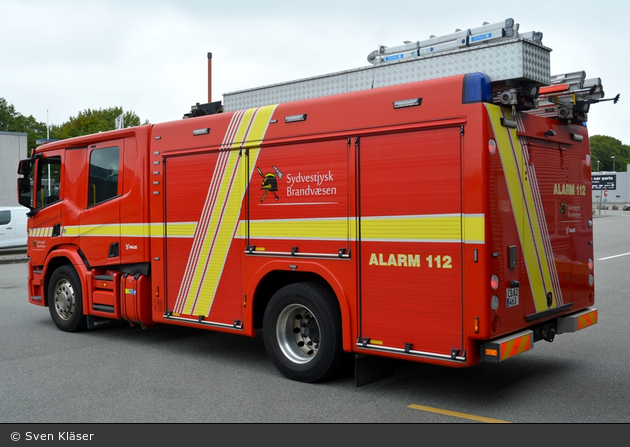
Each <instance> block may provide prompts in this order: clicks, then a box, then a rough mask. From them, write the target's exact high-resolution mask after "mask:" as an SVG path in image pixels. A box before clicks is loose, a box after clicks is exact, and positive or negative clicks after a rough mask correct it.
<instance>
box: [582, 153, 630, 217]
mask: <svg viewBox="0 0 630 447" xmlns="http://www.w3.org/2000/svg"><path fill="white" fill-rule="evenodd" d="M628 170H630V164H628V165H627V169H626V172H613V171H605V172H593V173H591V179H592V180H593V207H595V208H596V207H599V205H600V203H601V205H604V204H606V205H607V206H612V205H617V206H619V209H623V207H624V206H625V205H629V204H630V183H628ZM606 189H608V196H606V195H605V194H604V191H605V190H606Z"/></svg>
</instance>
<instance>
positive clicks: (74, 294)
mask: <svg viewBox="0 0 630 447" xmlns="http://www.w3.org/2000/svg"><path fill="white" fill-rule="evenodd" d="M48 308H49V310H50V316H51V317H52V320H53V322H54V323H55V325H56V326H57V327H58V328H59V329H61V330H62V331H66V332H77V331H82V330H84V329H86V328H87V319H86V317H85V315H83V292H82V290H81V281H80V280H79V275H77V272H76V270H75V269H74V268H73V267H72V266H68V265H64V266H61V267H59V268H58V269H57V270H55V271H54V272H53V274H52V276H51V277H50V282H49V285H48Z"/></svg>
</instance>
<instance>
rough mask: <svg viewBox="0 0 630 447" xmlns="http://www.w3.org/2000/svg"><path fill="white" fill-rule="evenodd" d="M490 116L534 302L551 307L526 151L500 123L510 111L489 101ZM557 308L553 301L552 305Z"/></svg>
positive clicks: (508, 116)
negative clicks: (527, 168)
mask: <svg viewBox="0 0 630 447" xmlns="http://www.w3.org/2000/svg"><path fill="white" fill-rule="evenodd" d="M486 109H487V110H488V114H489V116H490V120H491V123H492V128H493V130H494V135H495V138H496V140H497V147H498V148H499V154H500V156H501V163H502V165H503V171H504V173H505V180H506V183H507V187H508V192H509V195H510V202H511V203H512V210H513V212H514V219H515V223H516V227H517V229H518V234H519V239H520V241H521V247H522V249H523V257H524V259H525V267H526V269H527V276H528V278H529V282H530V285H531V288H532V295H533V298H534V305H535V307H536V311H537V312H541V311H543V310H546V309H548V307H547V297H546V295H547V292H550V291H552V290H553V286H552V281H551V275H550V273H549V265H548V263H547V259H548V256H547V254H546V253H545V246H544V244H543V241H542V238H541V228H540V226H539V223H538V222H539V220H538V218H539V216H538V215H537V211H536V206H535V203H534V195H533V193H532V186H531V185H530V182H529V178H528V176H526V175H525V169H526V167H525V165H524V163H523V152H522V148H521V145H520V143H519V140H518V137H517V135H516V129H514V128H511V127H505V126H503V125H502V124H501V118H502V117H503V114H505V117H506V118H507V119H512V116H511V114H510V112H509V111H507V110H505V109H502V108H501V107H498V106H495V105H492V104H486ZM554 307H556V304H555V300H553V302H552V305H551V308H554Z"/></svg>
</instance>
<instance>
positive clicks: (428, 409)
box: [407, 405, 511, 424]
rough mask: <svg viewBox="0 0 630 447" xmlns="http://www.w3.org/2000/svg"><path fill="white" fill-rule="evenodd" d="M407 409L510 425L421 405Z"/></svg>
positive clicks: (505, 422) (495, 420) (497, 420)
mask: <svg viewBox="0 0 630 447" xmlns="http://www.w3.org/2000/svg"><path fill="white" fill-rule="evenodd" d="M407 408H413V409H414V410H422V411H430V412H431V413H439V414H445V415H447V416H453V417H456V418H462V419H471V420H473V421H477V422H487V423H489V424H510V423H511V422H508V421H501V420H499V419H491V418H485V417H483V416H475V415H472V414H466V413H458V412H457V411H449V410H442V409H440V408H433V407H425V406H423V405H409V406H408V407H407Z"/></svg>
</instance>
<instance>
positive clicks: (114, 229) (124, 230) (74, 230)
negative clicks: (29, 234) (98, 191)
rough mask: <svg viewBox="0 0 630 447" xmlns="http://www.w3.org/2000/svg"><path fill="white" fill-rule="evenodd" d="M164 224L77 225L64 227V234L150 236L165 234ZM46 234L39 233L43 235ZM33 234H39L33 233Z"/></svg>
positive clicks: (73, 235)
mask: <svg viewBox="0 0 630 447" xmlns="http://www.w3.org/2000/svg"><path fill="white" fill-rule="evenodd" d="M162 227H163V224H146V223H123V224H103V225H98V224H95V225H75V226H67V227H63V229H62V235H63V236H70V237H76V236H82V237H84V236H94V237H119V236H121V237H149V236H159V237H162V236H163V235H164V230H163V229H162ZM46 230H47V231H46V233H47V234H46V235H47V236H50V234H51V232H52V228H47V229H46ZM43 235H44V234H39V236H43ZM33 236H38V235H37V234H33Z"/></svg>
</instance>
